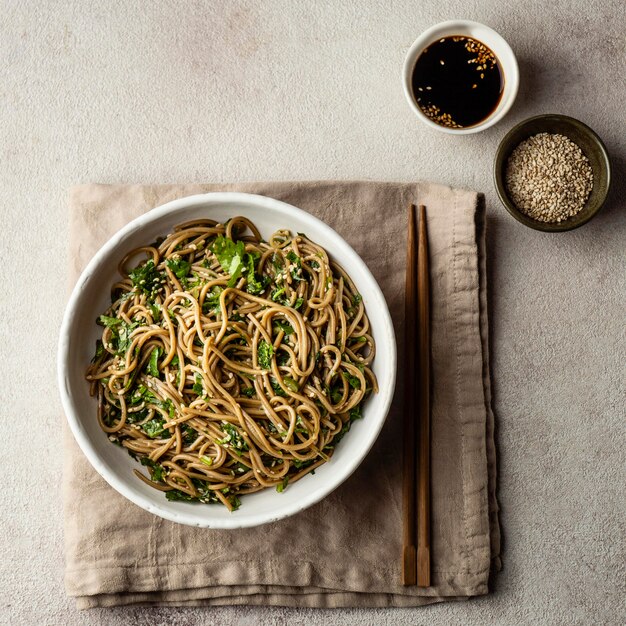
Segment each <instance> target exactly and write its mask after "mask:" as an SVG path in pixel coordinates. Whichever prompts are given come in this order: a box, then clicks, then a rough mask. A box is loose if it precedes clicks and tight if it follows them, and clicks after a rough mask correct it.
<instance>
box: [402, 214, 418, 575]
mask: <svg viewBox="0 0 626 626" xmlns="http://www.w3.org/2000/svg"><path fill="white" fill-rule="evenodd" d="M407 233H408V234H407V252H406V290H405V293H404V325H405V341H404V345H405V352H406V357H405V361H406V362H405V364H404V367H405V370H404V374H405V379H404V429H403V437H404V441H403V454H402V459H403V461H402V463H403V465H402V584H403V585H415V583H416V576H417V561H416V559H417V551H416V547H415V545H416V531H417V524H416V519H415V515H416V512H417V511H416V508H415V499H416V495H417V492H416V488H415V479H416V476H415V474H416V459H415V452H416V439H415V436H416V433H415V416H416V408H417V407H416V397H415V389H416V385H415V374H416V369H417V368H416V360H417V359H416V354H415V332H416V327H417V319H416V312H417V248H416V236H415V235H416V233H415V205H414V204H412V205H411V206H410V207H409V224H408V231H407Z"/></svg>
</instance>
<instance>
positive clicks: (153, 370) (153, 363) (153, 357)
mask: <svg viewBox="0 0 626 626" xmlns="http://www.w3.org/2000/svg"><path fill="white" fill-rule="evenodd" d="M160 356H161V348H159V347H156V348H154V349H153V350H152V352H151V353H150V360H149V361H148V368H147V369H148V374H150V376H156V377H157V378H158V376H159V357H160Z"/></svg>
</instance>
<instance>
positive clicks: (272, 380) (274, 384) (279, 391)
mask: <svg viewBox="0 0 626 626" xmlns="http://www.w3.org/2000/svg"><path fill="white" fill-rule="evenodd" d="M270 385H271V386H272V389H273V390H274V393H275V394H276V395H277V396H281V398H286V397H287V394H286V393H285V392H284V391H283V388H282V387H281V386H280V385H279V384H278V381H277V380H276V379H275V378H274V377H273V376H272V377H271V378H270Z"/></svg>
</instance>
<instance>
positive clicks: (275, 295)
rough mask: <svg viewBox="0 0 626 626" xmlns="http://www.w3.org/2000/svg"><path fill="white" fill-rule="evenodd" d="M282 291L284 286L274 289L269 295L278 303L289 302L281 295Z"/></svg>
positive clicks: (283, 291)
mask: <svg viewBox="0 0 626 626" xmlns="http://www.w3.org/2000/svg"><path fill="white" fill-rule="evenodd" d="M284 293H285V287H280V288H279V289H274V291H272V294H271V295H270V298H272V300H273V301H274V302H278V303H279V304H289V303H288V302H287V301H286V299H285V297H284V295H283V294H284Z"/></svg>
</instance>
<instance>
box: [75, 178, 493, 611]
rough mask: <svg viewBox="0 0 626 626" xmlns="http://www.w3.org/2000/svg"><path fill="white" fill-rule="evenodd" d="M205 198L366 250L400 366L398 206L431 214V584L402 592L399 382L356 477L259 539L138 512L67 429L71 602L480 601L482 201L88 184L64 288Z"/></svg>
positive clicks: (488, 564) (294, 186) (484, 374)
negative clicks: (258, 209) (254, 204)
mask: <svg viewBox="0 0 626 626" xmlns="http://www.w3.org/2000/svg"><path fill="white" fill-rule="evenodd" d="M209 191H244V192H251V193H258V194H262V195H268V196H272V197H274V198H278V199H280V200H283V201H285V202H288V203H290V204H293V205H295V206H298V207H300V208H302V209H304V210H306V211H308V212H310V213H312V214H313V215H315V216H316V217H318V218H320V219H322V220H323V221H325V222H326V223H327V224H329V225H330V226H332V227H333V228H334V229H335V230H336V231H337V232H338V233H339V234H340V235H341V236H342V237H344V239H346V240H347V241H348V243H349V244H350V245H351V246H352V247H353V248H354V249H355V250H356V251H357V252H358V253H359V254H360V255H361V257H362V258H363V259H364V261H365V262H366V263H367V265H368V266H369V268H370V270H371V271H372V273H373V274H374V276H375V278H376V279H377V281H378V283H379V284H380V286H381V288H382V290H383V292H384V294H385V298H386V299H387V303H388V305H389V309H390V311H391V314H392V318H393V321H394V326H395V330H396V337H397V341H398V357H399V362H400V363H402V359H403V356H404V355H403V352H404V342H403V335H404V328H403V326H404V320H403V310H404V308H403V304H404V259H405V258H406V254H405V252H406V211H407V207H408V205H409V203H411V202H412V203H416V204H417V203H419V204H425V205H426V207H427V211H428V235H429V247H430V269H431V294H432V303H431V315H432V323H431V329H432V368H433V398H432V428H431V430H432V460H431V463H432V467H431V479H432V507H431V508H432V551H433V573H432V580H433V586H432V587H430V588H428V589H419V588H417V587H403V586H402V585H401V584H400V554H401V535H402V532H401V531H402V522H401V506H402V503H401V481H402V467H401V461H402V459H401V432H402V401H401V399H402V397H403V390H402V386H403V384H402V382H403V381H402V380H401V379H402V377H399V378H398V385H397V389H396V395H395V398H394V402H393V405H392V408H391V411H390V413H389V416H388V418H387V421H386V423H385V426H384V428H383V431H382V433H381V435H380V437H379V439H378V441H377V442H376V444H375V446H374V447H373V449H372V451H371V452H370V453H369V455H368V456H367V458H366V459H365V460H364V461H363V463H362V464H361V466H360V467H359V468H358V469H357V471H356V472H355V473H354V474H353V475H352V476H351V477H350V478H349V479H348V480H347V481H346V482H345V483H344V484H343V485H342V486H341V487H340V488H338V489H337V490H336V491H335V492H333V493H332V494H331V495H329V496H328V497H327V498H325V499H324V500H323V501H322V502H320V503H318V504H317V505H315V506H313V507H311V508H309V509H307V510H306V511H303V512H301V513H299V514H298V515H295V516H293V517H291V518H288V519H285V520H281V521H279V522H276V523H273V524H268V525H265V526H261V527H257V528H249V529H242V530H233V531H223V530H206V529H198V528H192V527H187V526H182V525H178V524H174V523H172V522H168V521H166V520H163V519H161V518H158V517H156V516H154V515H151V514H149V513H147V512H146V511H143V510H142V509H140V508H138V507H137V506H135V505H134V504H132V503H131V502H129V501H127V500H125V499H124V498H123V497H122V496H120V495H119V494H118V493H117V492H115V491H114V490H113V489H112V488H111V487H109V486H108V485H107V484H106V482H105V481H104V480H103V479H101V478H100V477H99V475H98V474H97V473H96V472H95V470H93V469H92V468H91V466H90V465H89V462H88V461H87V459H86V458H85V457H84V456H83V454H82V452H81V451H80V449H79V448H78V446H77V444H76V442H75V441H74V440H73V438H72V436H71V434H70V432H69V429H68V428H67V426H66V425H65V423H64V431H65V436H64V448H65V449H64V453H65V456H64V476H63V481H64V501H65V556H66V572H65V584H66V589H67V592H68V594H69V595H70V596H73V597H76V600H77V605H78V607H79V608H90V607H98V606H102V607H104V606H120V605H129V604H150V605H178V606H185V605H188V606H197V605H224V604H233V605H238V604H250V605H270V606H279V605H282V606H306V607H343V606H371V607H392V606H405V607H406V606H420V605H423V604H429V603H432V602H439V601H443V600H460V599H465V598H468V597H471V596H475V595H481V594H485V593H487V591H488V579H489V575H490V572H491V571H492V569H494V568H498V567H499V553H500V531H499V523H498V504H497V500H496V450H495V443H494V418H493V413H492V411H491V389H490V379H489V353H488V323H487V306H486V304H487V295H486V271H485V267H486V265H485V263H486V259H485V208H484V203H483V201H482V197H481V196H479V195H478V194H476V193H474V192H471V191H462V190H454V189H450V188H447V187H443V186H440V185H434V184H430V183H377V182H332V181H330V182H317V181H312V182H269V183H243V184H221V185H195V184H194V185H149V186H143V185H96V184H94V185H82V186H79V187H75V188H74V189H72V191H71V195H70V207H71V231H70V232H71V236H70V246H71V250H70V268H71V281H72V284H73V283H74V282H75V280H76V279H77V278H78V275H79V273H80V271H81V270H82V268H84V267H85V265H86V264H87V262H88V261H89V259H90V258H91V257H92V256H93V254H94V253H95V252H96V251H97V250H98V248H99V247H100V246H101V245H102V244H103V243H104V242H105V241H106V240H107V239H108V238H109V237H110V236H111V235H113V234H114V232H115V231H116V230H118V229H119V228H121V227H122V226H123V225H124V224H126V223H127V222H128V221H130V220H131V219H133V218H135V217H137V216H138V215H140V214H141V213H143V212H145V211H148V210H150V209H152V208H154V207H156V206H158V205H161V204H163V203H165V202H168V201H169V200H172V199H175V198H178V197H182V196H186V195H191V194H195V193H204V192H209ZM285 226H287V227H288V226H289V225H288V224H286V225H285ZM320 243H321V244H322V245H323V242H320ZM94 419H95V415H94ZM103 436H105V435H104V434H103ZM278 497H279V496H278ZM244 506H245V500H244ZM234 514H235V515H236V513H234Z"/></svg>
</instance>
